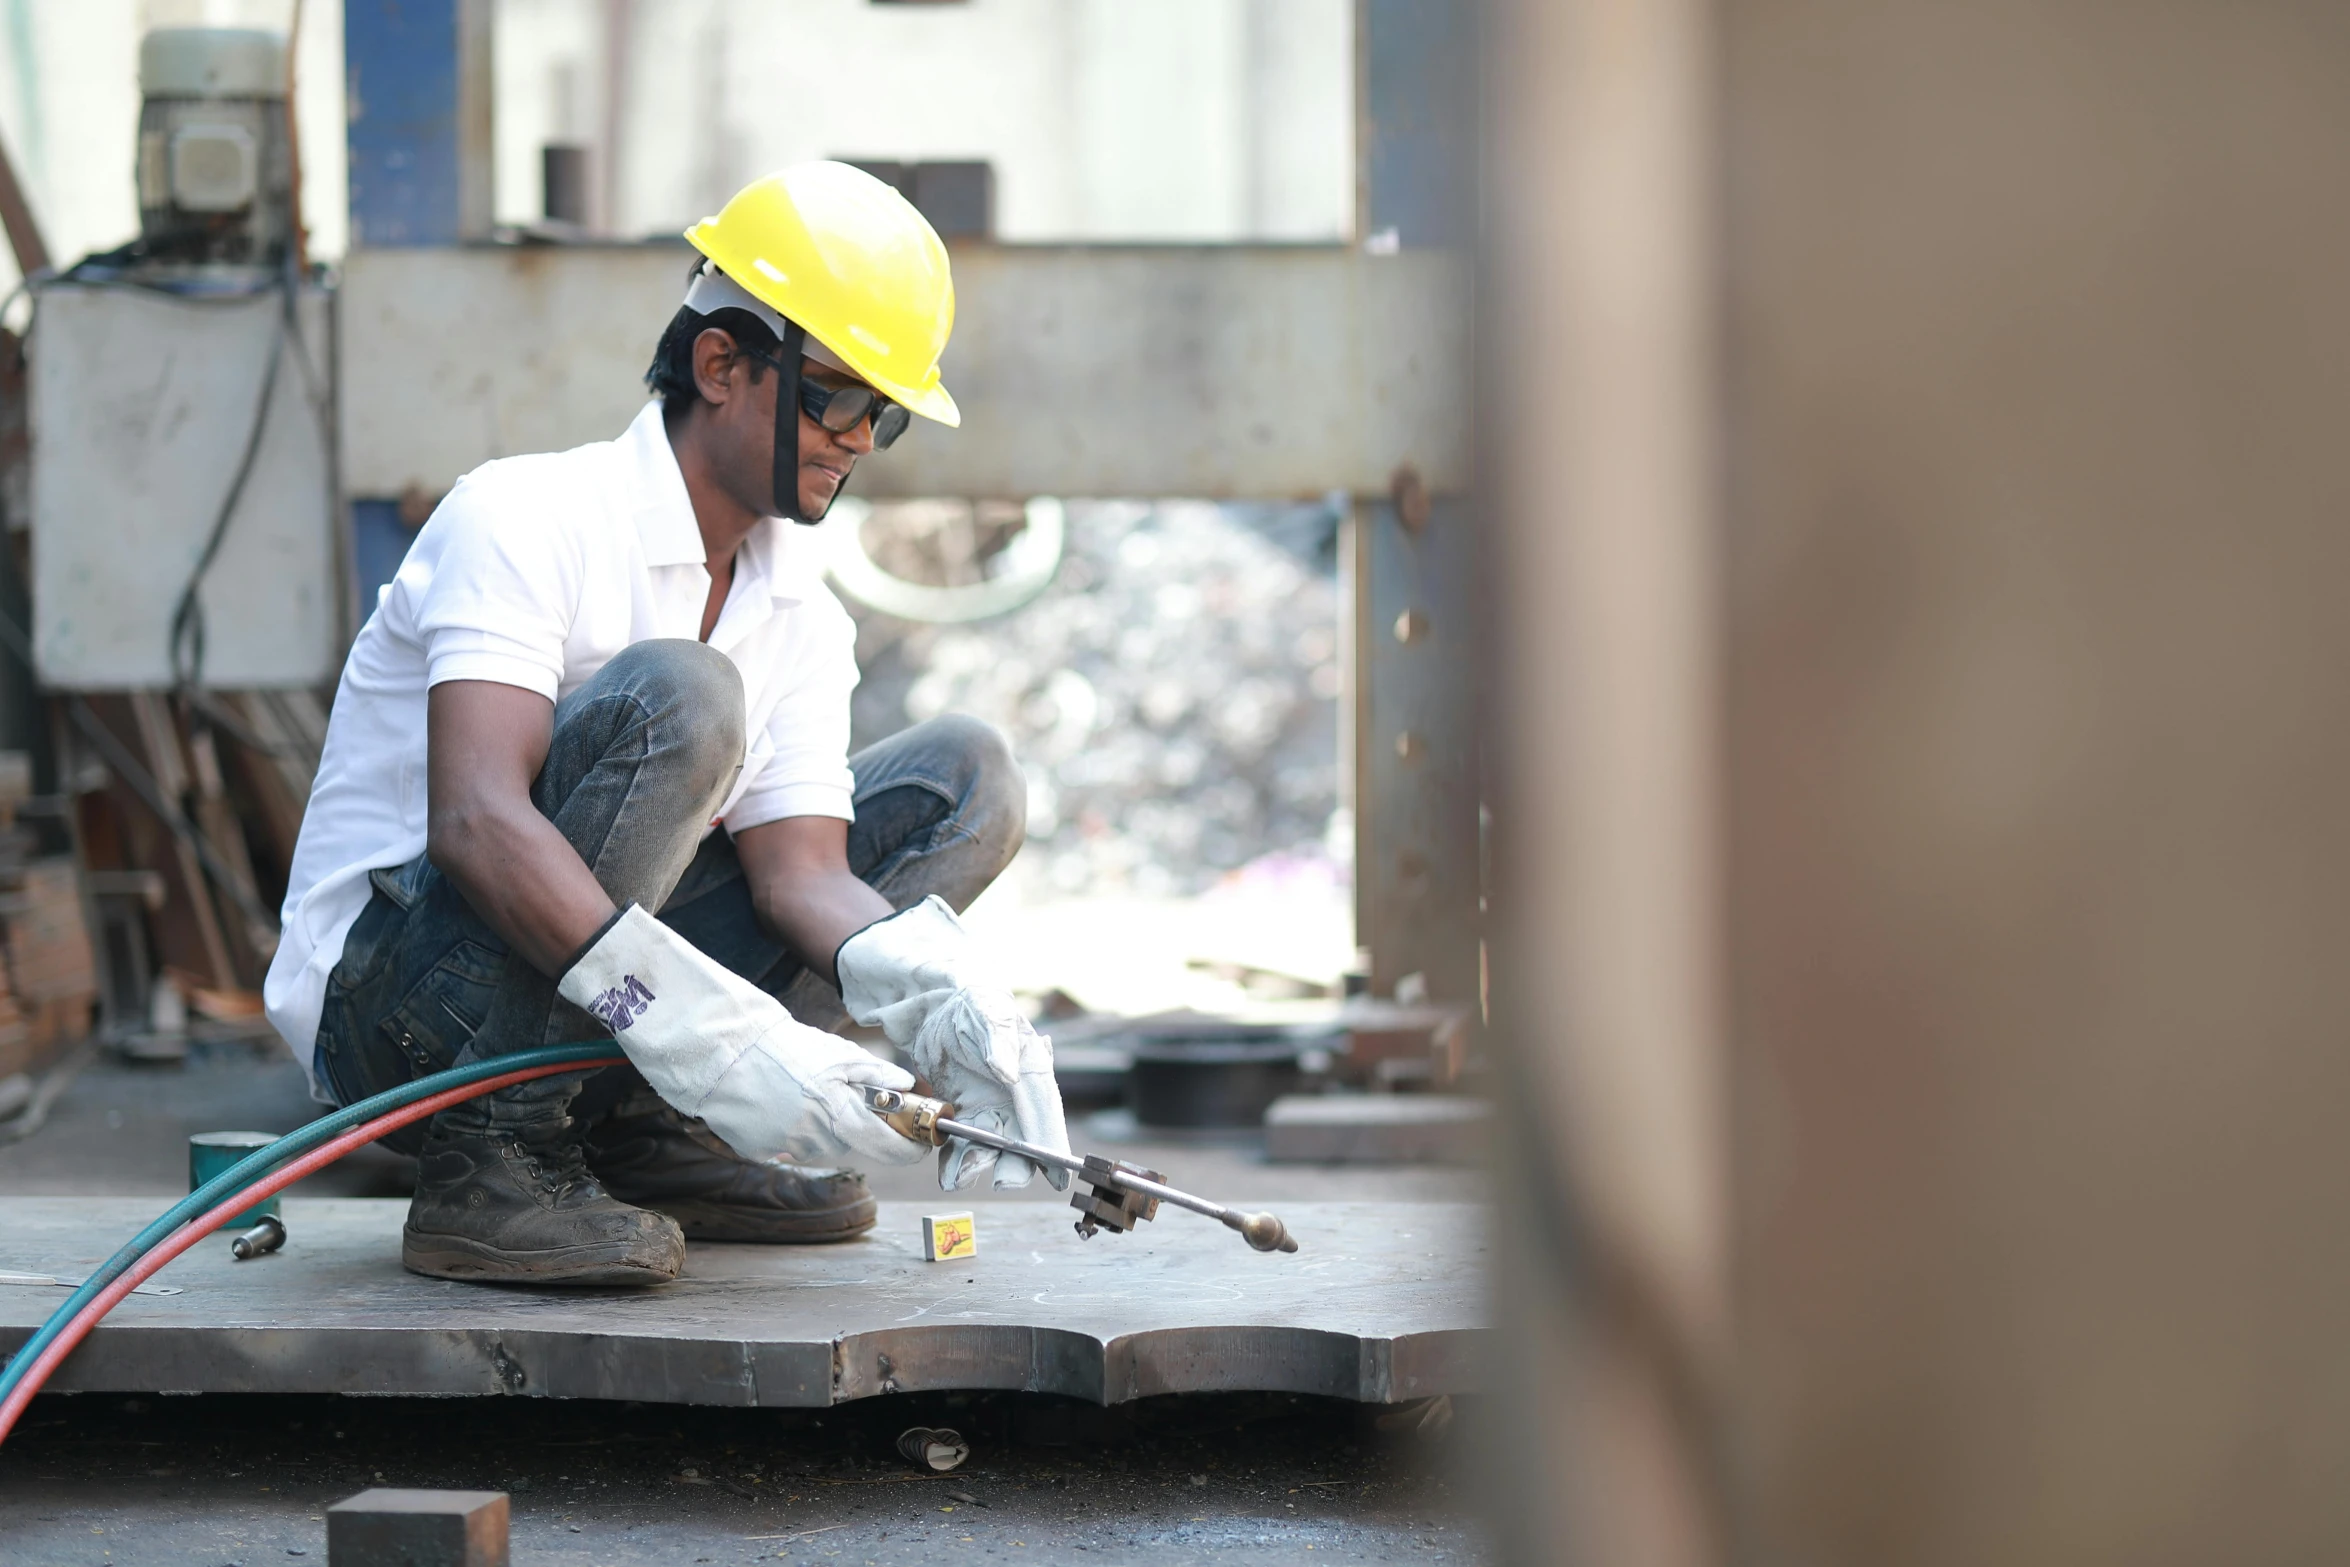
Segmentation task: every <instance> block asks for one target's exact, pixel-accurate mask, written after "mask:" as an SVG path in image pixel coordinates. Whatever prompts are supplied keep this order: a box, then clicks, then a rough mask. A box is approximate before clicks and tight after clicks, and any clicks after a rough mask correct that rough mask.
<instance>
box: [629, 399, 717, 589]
mask: <svg viewBox="0 0 2350 1567" xmlns="http://www.w3.org/2000/svg"><path fill="white" fill-rule="evenodd" d="M619 446H620V454H621V457H622V459H623V461H624V463H625V464H626V467H627V471H628V476H629V478H630V479H631V481H633V482H632V484H631V488H632V489H633V490H634V492H635V502H636V504H635V507H634V512H635V521H636V532H637V537H638V538H639V539H640V540H642V541H643V543H644V546H645V564H646V565H648V566H699V565H701V564H702V561H703V550H702V530H701V528H700V526H699V525H697V524H696V523H695V521H694V503H693V500H692V498H691V497H690V496H688V495H687V494H686V492H685V475H684V474H683V473H682V472H680V471H679V469H678V466H677V454H676V453H675V452H673V451H671V450H670V449H669V427H668V426H667V425H665V424H663V423H662V422H661V400H660V399H659V398H657V397H656V398H654V399H653V400H652V401H651V402H648V403H646V404H645V406H644V408H643V409H642V410H641V411H640V412H639V413H638V414H637V416H636V419H635V421H634V422H633V423H631V424H630V425H629V427H628V433H627V434H626V435H623V436H622V437H621V438H620V441H619Z"/></svg>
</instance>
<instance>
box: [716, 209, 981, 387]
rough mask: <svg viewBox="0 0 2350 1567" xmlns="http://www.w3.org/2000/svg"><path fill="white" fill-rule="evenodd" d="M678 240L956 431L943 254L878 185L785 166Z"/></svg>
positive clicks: (950, 300)
mask: <svg viewBox="0 0 2350 1567" xmlns="http://www.w3.org/2000/svg"><path fill="white" fill-rule="evenodd" d="M685 237H686V239H687V240H688V241H689V242H690V243H691V244H692V245H693V247H694V249H696V250H698V251H700V252H701V253H702V254H703V255H705V256H707V257H709V258H710V260H711V261H712V262H713V263H715V264H716V265H717V267H718V268H719V270H720V271H722V272H724V273H725V274H726V275H727V276H728V277H730V278H732V279H733V280H734V281H735V282H737V283H739V284H741V285H742V286H743V287H744V288H745V289H747V290H749V291H750V293H751V294H752V295H753V296H754V297H756V298H757V299H759V300H760V301H761V302H762V303H764V304H766V305H768V306H770V307H771V308H773V309H775V310H777V311H780V312H781V313H782V314H783V315H785V316H786V317H788V318H789V319H791V320H792V321H795V322H797V323H798V324H799V325H800V326H801V327H802V328H804V329H805V330H806V331H807V333H808V335H809V336H810V337H812V338H814V339H816V341H818V342H819V343H822V344H823V345H824V346H825V347H826V348H828V349H830V350H832V352H833V353H835V354H837V355H838V356H840V358H841V360H842V362H843V363H845V364H847V366H848V367H849V368H850V369H851V370H854V371H855V372H856V373H857V374H858V375H860V376H862V377H863V378H864V379H865V380H866V381H868V382H870V383H871V384H872V386H873V387H874V388H875V390H877V391H879V392H880V393H881V394H882V395H883V396H885V397H888V398H889V399H891V400H892V401H894V402H898V403H902V404H904V405H905V406H906V407H907V408H908V409H911V410H912V411H913V412H915V413H918V414H921V415H922V416H923V417H924V418H926V419H935V420H937V421H938V422H939V423H940V424H945V425H959V424H961V423H962V422H963V416H962V414H961V413H960V412H958V411H957V410H956V408H955V400H954V399H953V398H952V397H949V396H948V395H947V389H946V388H945V387H944V386H943V385H941V384H940V383H939V378H938V356H939V355H940V354H942V353H944V352H945V351H946V346H947V337H948V335H949V334H950V333H952V332H953V331H954V329H955V280H954V278H953V277H952V276H950V275H949V274H948V271H947V248H946V246H945V245H943V244H941V243H939V238H938V234H937V232H936V231H935V230H934V229H932V228H931V226H930V224H929V222H928V221H927V220H925V219H924V218H923V216H922V214H921V213H919V212H917V211H915V210H914V204H913V203H912V202H910V201H908V200H906V198H905V197H903V196H901V195H899V194H898V193H897V191H896V190H894V189H892V188H891V187H890V186H888V185H886V184H884V183H882V182H881V181H880V180H877V179H875V178H874V177H873V176H872V175H870V174H867V173H866V172H864V171H863V170H862V169H853V168H851V167H849V165H847V164H845V163H800V164H794V165H793V166H792V167H791V168H788V169H785V170H784V171H783V172H782V173H780V174H770V175H769V176H767V177H766V178H765V179H763V180H757V181H754V182H753V183H751V184H749V185H746V186H744V187H743V188H742V189H741V190H739V191H736V192H735V193H734V196H733V199H731V200H730V201H728V202H727V204H726V206H725V207H724V208H723V209H721V210H720V212H719V214H718V216H716V217H714V218H704V219H703V220H702V221H701V222H699V223H697V224H695V225H694V226H693V227H692V228H690V229H687V230H686V231H685Z"/></svg>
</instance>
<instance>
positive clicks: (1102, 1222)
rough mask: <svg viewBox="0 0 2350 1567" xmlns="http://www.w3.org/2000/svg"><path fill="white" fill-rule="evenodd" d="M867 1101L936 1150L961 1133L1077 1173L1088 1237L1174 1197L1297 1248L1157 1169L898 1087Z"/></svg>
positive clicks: (1082, 1230)
mask: <svg viewBox="0 0 2350 1567" xmlns="http://www.w3.org/2000/svg"><path fill="white" fill-rule="evenodd" d="M865 1102H866V1103H867V1104H868V1105H871V1106H872V1107H873V1113H874V1114H876V1115H878V1116H880V1117H881V1118H882V1119H883V1120H884V1121H887V1122H888V1123H889V1124H890V1126H891V1127H892V1128H893V1129H894V1130H895V1131H896V1132H897V1133H898V1135H900V1136H901V1137H908V1138H911V1139H913V1140H914V1141H915V1142H918V1143H928V1144H930V1145H931V1146H932V1147H934V1148H935V1147H943V1146H944V1145H945V1143H946V1141H947V1139H948V1138H950V1137H960V1138H963V1139H965V1140H966V1141H969V1142H974V1143H977V1144H978V1145H979V1146H980V1147H982V1148H994V1149H997V1150H999V1151H1001V1152H1003V1153H1009V1154H1018V1155H1019V1156H1020V1157H1021V1158H1023V1159H1026V1160H1028V1161H1029V1162H1030V1163H1032V1164H1035V1165H1037V1166H1039V1167H1044V1166H1050V1167H1052V1168H1054V1169H1059V1170H1066V1171H1068V1172H1069V1173H1070V1174H1071V1175H1073V1176H1075V1177H1076V1178H1077V1182H1078V1185H1079V1187H1080V1189H1079V1190H1078V1191H1076V1192H1073V1193H1071V1194H1070V1197H1069V1206H1070V1207H1072V1208H1075V1209H1076V1210H1077V1212H1078V1214H1079V1215H1080V1217H1079V1218H1078V1220H1077V1233H1078V1234H1079V1235H1081V1236H1083V1237H1085V1238H1086V1239H1088V1240H1091V1239H1092V1238H1093V1236H1094V1234H1095V1232H1097V1231H1099V1230H1109V1231H1111V1232H1112V1233H1114V1234H1121V1235H1122V1234H1124V1233H1125V1232H1127V1231H1128V1230H1131V1229H1133V1228H1134V1227H1135V1226H1136V1225H1137V1224H1140V1223H1142V1222H1143V1221H1144V1220H1146V1219H1155V1218H1157V1217H1158V1213H1159V1204H1160V1203H1162V1202H1171V1203H1173V1204H1174V1205H1175V1206H1176V1207H1178V1208H1189V1209H1190V1210H1191V1211H1192V1212H1193V1213H1198V1214H1205V1215H1206V1216H1207V1217H1209V1218H1211V1219H1213V1220H1215V1221H1216V1222H1217V1223H1218V1224H1221V1225H1223V1226H1224V1227H1225V1228H1226V1229H1228V1230H1237V1231H1239V1232H1240V1237H1241V1239H1243V1240H1245V1241H1247V1242H1248V1243H1249V1244H1250V1245H1251V1246H1254V1247H1255V1248H1256V1249H1257V1250H1259V1251H1295V1250H1297V1242H1296V1241H1295V1240H1294V1239H1292V1238H1291V1236H1290V1233H1289V1230H1288V1229H1287V1227H1286V1226H1284V1225H1283V1224H1282V1222H1281V1221H1280V1220H1279V1219H1277V1218H1275V1217H1274V1216H1273V1215H1272V1214H1269V1213H1243V1212H1241V1211H1240V1210H1239V1209H1238V1208H1227V1207H1225V1206H1224V1205H1223V1204H1222V1203H1220V1202H1210V1201H1209V1200H1208V1199H1207V1198H1205V1197H1194V1196H1193V1195H1192V1194H1191V1193H1189V1192H1187V1191H1181V1190H1178V1189H1177V1188H1175V1187H1173V1186H1169V1185H1168V1184H1167V1178H1166V1177H1165V1176H1163V1175H1161V1174H1160V1173H1159V1172H1158V1171H1156V1170H1145V1169H1141V1168H1139V1167H1138V1166H1135V1165H1131V1164H1127V1163H1125V1162H1124V1161H1123V1160H1117V1159H1104V1158H1102V1157H1101V1156H1100V1155H1099V1154H1087V1155H1085V1156H1084V1157H1083V1158H1077V1157H1075V1156H1073V1155H1070V1154H1065V1153H1055V1152H1054V1151H1053V1150H1052V1149H1050V1148H1039V1147H1038V1146H1036V1144H1034V1143H1024V1142H1021V1141H1020V1140H1019V1139H1017V1138H1013V1137H1005V1136H1002V1135H1000V1134H999V1133H996V1132H991V1131H989V1130H987V1128H985V1127H982V1126H972V1125H969V1124H968V1123H966V1122H962V1121H958V1120H956V1119H955V1118H954V1115H955V1108H956V1107H955V1106H953V1105H951V1104H949V1103H947V1102H946V1101H945V1100H943V1099H926V1098H924V1097H923V1096H922V1095H920V1094H909V1093H903V1092H901V1091H899V1090H898V1089H895V1088H872V1087H868V1088H866V1090H865Z"/></svg>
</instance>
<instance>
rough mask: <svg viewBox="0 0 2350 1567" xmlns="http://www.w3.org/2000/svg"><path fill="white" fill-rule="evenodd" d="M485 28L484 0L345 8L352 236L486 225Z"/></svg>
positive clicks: (437, 236) (430, 239)
mask: <svg viewBox="0 0 2350 1567" xmlns="http://www.w3.org/2000/svg"><path fill="white" fill-rule="evenodd" d="M490 38H491V4H490V0H400V3H398V4H396V5H391V4H380V3H379V4H362V5H352V6H348V7H346V8H345V9H344V16H343V58H344V63H345V69H346V71H347V73H348V81H349V106H350V122H351V128H350V169H351V174H350V184H351V243H352V244H353V245H359V246H373V245H454V244H456V243H457V242H459V241H460V240H466V239H479V238H486V237H487V236H488V234H489V232H490V223H491V214H492V204H491V184H490V179H491V168H492V159H491V147H490V131H491V116H492V103H491V80H490Z"/></svg>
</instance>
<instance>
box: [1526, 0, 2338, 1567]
mask: <svg viewBox="0 0 2350 1567" xmlns="http://www.w3.org/2000/svg"><path fill="white" fill-rule="evenodd" d="M1492 15H1493V38H1492V44H1493V47H1492V49H1491V51H1490V54H1489V56H1488V81H1489V84H1490V86H1491V89H1492V94H1493V102H1494V115H1495V121H1496V135H1495V142H1494V147H1495V159H1496V166H1495V168H1494V170H1493V171H1492V175H1491V178H1490V179H1489V180H1488V182H1487V186H1486V188H1487V190H1488V191H1489V192H1491V193H1493V195H1494V200H1493V203H1492V207H1491V209H1490V210H1489V212H1488V214H1487V230H1488V232H1489V233H1490V234H1491V235H1493V236H1494V238H1495V240H1496V243H1495V247H1494V250H1493V253H1492V256H1491V258H1490V259H1491V268H1490V272H1489V276H1488V278H1487V281H1486V285H1485V286H1484V287H1483V288H1482V289H1481V294H1480V303H1481V310H1482V312H1483V315H1484V320H1483V323H1482V328H1481V330H1482V334H1483V338H1482V341H1483V345H1484V346H1485V348H1486V349H1487V350H1488V351H1489V355H1488V359H1487V366H1488V379H1487V383H1486V385H1487V389H1488V391H1489V393H1490V394H1492V395H1491V396H1490V397H1489V400H1488V401H1487V402H1486V403H1485V404H1484V406H1487V407H1490V408H1493V409H1495V410H1497V411H1498V412H1499V413H1501V414H1502V415H1504V416H1505V417H1506V419H1507V423H1506V426H1505V427H1504V428H1503V430H1502V438H1501V440H1500V441H1499V443H1498V445H1497V447H1496V449H1495V455H1494V458H1493V460H1492V462H1491V463H1490V464H1489V466H1488V470H1487V471H1488V472H1490V473H1491V474H1492V475H1493V477H1494V482H1495V489H1496V492H1497V500H1498V510H1497V513H1496V515H1497V519H1498V526H1497V529H1496V535H1497V536H1496V538H1495V540H1494V544H1495V549H1496V553H1497V555H1498V556H1499V566H1498V568H1497V570H1496V571H1495V573H1494V576H1493V581H1494V584H1495V593H1496V602H1497V607H1498V610H1499V612H1500V614H1501V618H1502V620H1503V623H1504V629H1503V634H1502V647H1503V649H1504V654H1503V657H1502V659H1501V661H1500V664H1499V666H1498V669H1497V680H1498V682H1499V687H1500V689H1499V695H1498V698H1497V702H1498V706H1499V709H1500V711H1501V712H1502V713H1503V715H1504V717H1503V718H1502V719H1501V721H1500V722H1498V723H1496V725H1495V726H1494V733H1495V735H1496V737H1497V739H1498V741H1499V742H1500V744H1501V746H1502V747H1503V758H1502V761H1501V764H1500V765H1499V766H1498V767H1497V774H1498V778H1497V798H1496V801H1495V816H1496V823H1497V831H1498V833H1499V834H1500V842H1499V843H1498V844H1497V849H1496V853H1495V856H1494V863H1495V867H1496V878H1497V885H1496V897H1497V904H1498V908H1499V911H1500V917H1499V919H1498V921H1497V932H1496V937H1495V941H1496V949H1495V975H1496V981H1495V989H1496V1016H1495V1033H1496V1036H1497V1039H1498V1041H1499V1042H1500V1044H1501V1046H1502V1047H1503V1049H1504V1062H1505V1076H1506V1080H1505V1084H1504V1092H1503V1093H1502V1095H1501V1096H1500V1102H1501V1107H1502V1112H1503V1115H1504V1118H1505V1120H1506V1121H1507V1124H1508V1127H1509V1136H1508V1139H1507V1147H1506V1149H1505V1150H1504V1152H1503V1155H1502V1174H1503V1179H1502V1180H1501V1181H1500V1182H1499V1191H1500V1193H1501V1197H1502V1201H1503V1204H1504V1208H1505V1212H1504V1215H1503V1221H1504V1222H1503V1227H1502V1233H1504V1234H1506V1235H1509V1236H1510V1237H1512V1240H1513V1244H1512V1245H1511V1246H1510V1247H1507V1248H1501V1249H1498V1250H1497V1252H1496V1257H1497V1276H1496V1280H1495V1290H1496V1295H1497V1297H1498V1300H1499V1305H1500V1310H1501V1312H1502V1315H1503V1319H1504V1321H1505V1322H1506V1323H1507V1325H1508V1328H1509V1332H1510V1334H1511V1338H1512V1345H1513V1348H1512V1358H1511V1360H1510V1361H1509V1362H1508V1364H1507V1366H1506V1373H1505V1375H1504V1376H1503V1377H1502V1378H1501V1379H1500V1383H1499V1385H1500V1386H1501V1388H1502V1390H1503V1396H1504V1398H1505V1400H1506V1401H1507V1404H1508V1409H1507V1411H1506V1413H1507V1415H1508V1416H1509V1419H1508V1422H1507V1429H1506V1436H1507V1439H1508V1440H1507V1444H1506V1445H1505V1446H1504V1447H1503V1448H1502V1449H1501V1450H1500V1451H1499V1453H1498V1454H1497V1455H1496V1468H1497V1469H1498V1470H1499V1472H1500V1473H1501V1474H1502V1475H1503V1477H1504V1478H1505V1480H1506V1481H1507V1484H1506V1485H1504V1486H1503V1487H1502V1488H1501V1489H1499V1490H1497V1493H1496V1498H1497V1511H1498V1512H1499V1514H1500V1515H1501V1517H1502V1519H1503V1529H1504V1543H1505V1551H1506V1555H1507V1556H1508V1558H1509V1559H1512V1560H1518V1561H1551V1560H1557V1561H1573V1562H1608V1563H1612V1562H1619V1561H1639V1562H1668V1563H1713V1562H1724V1561H1731V1560H1738V1561H1754V1562H1806V1563H1817V1564H1820V1567H1862V1564H1876V1563H1887V1562H1903V1563H1920V1564H1929V1567H1941V1564H1950V1567H1958V1564H1963V1563H1975V1562H1990V1561H1996V1562H2000V1563H2003V1564H2009V1567H2059V1564H2067V1567H2069V1564H2072V1563H2079V1562H2091V1561H2096V1562H2115V1561H2165V1562H2195V1561H2208V1560H2223V1559H2224V1560H2228V1561H2231V1562H2277V1563H2283V1562H2292V1561H2305V1560H2331V1559H2334V1558H2336V1557H2340V1556H2342V1555H2343V1554H2344V1553H2345V1551H2346V1550H2350V1506H2345V1504H2344V1502H2343V1500H2342V1493H2341V1487H2340V1485H2339V1484H2338V1482H2337V1480H2336V1479H2335V1476H2336V1475H2337V1474H2338V1473H2339V1472H2340V1470H2341V1468H2342V1466H2343V1465H2344V1464H2345V1462H2350V1379H2344V1378H2343V1377H2341V1376H2339V1375H2337V1374H2335V1372H2334V1370H2333V1367H2334V1366H2335V1365H2336V1364H2337V1363H2338V1362H2339V1360H2340V1358H2341V1357H2340V1343H2339V1341H2340V1336H2341V1327H2340V1325H2341V1322H2342V1320H2343V1316H2344V1313H2345V1311H2346V1310H2350V1244H2345V1242H2344V1241H2343V1240H2342V1238H2341V1237H2342V1225H2341V1212H2340V1210H2341V1194H2342V1193H2343V1192H2344V1191H2345V1190H2350V1139H2346V1138H2345V1137H2344V1136H2343V1133H2342V1120H2343V1117H2342V1107H2343V1106H2344V1105H2345V1104H2350V1052H2346V1051H2345V1050H2344V1049H2343V1048H2342V1044H2341V1031H2342V1018H2343V1017H2344V1016H2345V1015H2346V1014H2350V964H2345V962H2344V960H2343V953H2344V952H2345V950H2350V825H2346V818H2345V813H2344V809H2343V805H2342V802H2343V800H2344V798H2345V797H2346V796H2350V705H2346V704H2345V702H2344V700H2343V695H2342V687H2343V671H2344V670H2345V669H2346V668H2350V614H2345V613H2344V609H2343V602H2342V601H2343V597H2344V592H2345V588H2344V584H2345V583H2350V528H2345V527H2344V526H2343V524H2342V507H2343V497H2345V496H2346V495H2350V444H2346V443H2345V442H2343V441H2342V440H2341V438H2340V425H2341V420H2342V408H2343V402H2344V399H2343V384H2344V370H2343V367H2344V366H2345V365H2350V291H2345V289H2344V288H2343V287H2342V282H2341V280H2342V279H2343V277H2344V276H2346V275H2350V12H2345V11H2343V10H2342V9H2341V8H2338V7H2324V6H2298V7H2290V6H2261V5H2249V6H2229V7H2208V6H2142V7H2132V8H2126V10H2122V9H2115V8H2111V7H2097V6H2049V5H2045V4H2039V3H2034V0H1978V3H1974V4H1969V5H1966V6H1963V7H1934V6H1884V5H1875V4H1867V3H1863V0H1495V3H1494V6H1493V13H1492Z"/></svg>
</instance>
